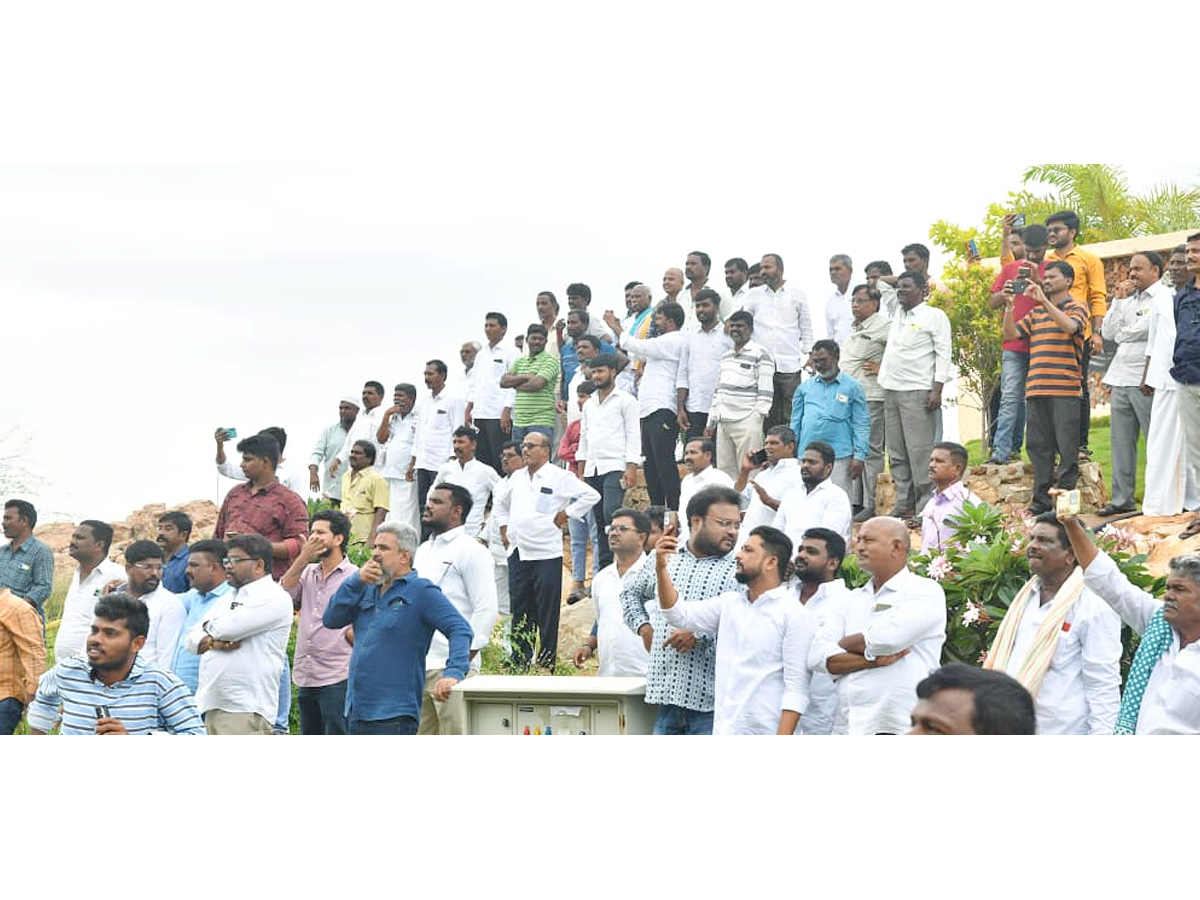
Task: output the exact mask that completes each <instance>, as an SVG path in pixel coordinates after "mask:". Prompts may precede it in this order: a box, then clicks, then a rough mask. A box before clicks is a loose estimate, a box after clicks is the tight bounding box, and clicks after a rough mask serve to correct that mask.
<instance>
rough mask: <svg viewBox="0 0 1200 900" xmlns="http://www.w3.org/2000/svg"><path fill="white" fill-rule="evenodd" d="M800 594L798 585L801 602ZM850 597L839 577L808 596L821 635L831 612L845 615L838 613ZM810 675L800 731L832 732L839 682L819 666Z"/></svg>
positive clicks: (809, 732) (808, 606) (814, 625)
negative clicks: (806, 702)
mask: <svg viewBox="0 0 1200 900" xmlns="http://www.w3.org/2000/svg"><path fill="white" fill-rule="evenodd" d="M799 596H800V589H799V585H798V584H797V586H796V597H797V602H799ZM849 596H850V591H849V589H847V587H846V582H844V581H842V579H840V578H835V579H834V580H833V581H826V582H825V583H824V584H822V585H820V586H819V587H818V588H817V591H816V593H815V594H813V595H812V596H811V597H809V598H808V602H807V603H805V604H803V606H804V608H805V609H807V610H808V614H809V615H810V616H812V620H813V627H814V629H815V630H816V633H817V634H820V633H821V629H822V628H824V627H825V622H826V620H827V619H828V618H829V615H830V613H831V612H834V613H835V614H837V615H842V613H840V612H838V608H839V606H840V604H842V603H845V602H846V598H847V597H849ZM809 674H810V676H811V678H810V679H809V682H808V709H806V710H805V711H804V716H803V718H801V719H800V732H801V733H802V734H832V733H833V721H834V718H835V717H836V715H837V704H838V689H837V682H836V681H834V680H833V678H832V677H831V676H830V675H829V674H828V673H827V672H822V671H820V670H819V669H812V668H811V667H810V670H809Z"/></svg>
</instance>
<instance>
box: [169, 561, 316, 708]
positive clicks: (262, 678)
mask: <svg viewBox="0 0 1200 900" xmlns="http://www.w3.org/2000/svg"><path fill="white" fill-rule="evenodd" d="M292 616H293V608H292V598H291V596H290V595H289V594H288V592H287V591H285V590H284V589H283V588H282V587H280V586H279V584H278V583H277V582H275V581H274V580H273V579H272V578H271V576H270V574H269V573H268V574H267V575H264V576H263V577H262V578H260V579H258V580H257V581H252V582H250V583H249V584H246V585H243V586H242V587H240V588H237V589H236V590H232V591H228V592H227V593H225V594H224V595H222V596H220V597H218V598H217V599H216V600H215V601H213V605H212V608H211V609H209V611H208V612H207V614H206V615H205V619H204V621H202V622H200V623H199V624H197V625H196V626H195V627H194V628H193V629H192V630H191V631H189V632H188V633H187V634H186V635H184V641H183V645H184V647H185V648H186V649H187V651H188V653H197V652H199V650H200V642H201V641H202V640H203V639H204V636H205V635H206V634H207V635H209V636H210V637H212V638H213V640H217V641H240V642H241V646H240V647H238V648H237V649H236V650H209V651H208V652H207V653H204V654H202V655H201V656H200V680H199V683H198V685H197V688H196V706H197V708H198V709H199V710H200V712H201V713H205V712H207V711H208V710H210V709H220V710H224V711H225V712H240V713H258V714H259V715H260V716H262V717H263V718H264V719H266V720H267V721H268V722H274V721H275V717H276V716H277V715H278V713H279V678H280V675H281V674H282V673H283V662H284V658H285V657H286V655H287V642H288V636H289V635H290V634H291V630H292Z"/></svg>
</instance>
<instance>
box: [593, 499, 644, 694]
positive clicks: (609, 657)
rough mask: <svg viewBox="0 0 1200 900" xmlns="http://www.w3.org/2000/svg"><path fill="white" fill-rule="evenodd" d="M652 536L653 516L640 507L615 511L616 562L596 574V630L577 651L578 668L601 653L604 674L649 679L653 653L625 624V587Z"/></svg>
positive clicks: (611, 529) (611, 531) (611, 535)
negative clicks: (622, 593) (622, 595)
mask: <svg viewBox="0 0 1200 900" xmlns="http://www.w3.org/2000/svg"><path fill="white" fill-rule="evenodd" d="M649 536H650V517H649V516H648V515H646V513H644V512H642V511H641V510H637V509H627V508H624V507H622V508H621V509H618V510H616V511H615V512H614V513H613V517H612V524H611V525H609V526H608V535H607V537H608V544H609V548H610V552H611V553H612V556H613V562H612V565H609V566H606V567H604V568H603V569H601V570H600V571H599V572H597V573H596V576H595V577H594V578H593V579H592V603H594V604H595V608H596V622H595V624H594V625H592V633H591V634H590V635H588V638H587V640H586V641H585V642H584V643H582V644H580V646H579V649H578V650H576V651H575V657H574V662H575V667H576V668H577V669H581V668H583V664H584V663H585V662H587V660H588V659H590V658H591V657H592V654H594V653H596V652H599V654H600V668H599V669H598V670H597V672H596V674H597V675H600V676H602V677H604V676H614V677H621V676H624V677H630V678H645V677H646V669H647V667H648V665H649V663H650V652H649V651H648V650H647V649H646V646H645V644H644V643H643V642H642V639H641V638H640V637H638V636H637V635H636V634H634V633H633V632H632V631H630V630H629V629H628V628H626V627H625V617H624V612H623V609H624V607H623V606H622V604H621V589H622V588H624V587H625V584H626V582H627V580H628V578H629V577H630V576H632V575H634V574H636V573H637V572H638V571H640V569H641V568H642V566H643V565H644V564H645V562H646V559H647V557H646V550H645V548H646V540H647V538H649Z"/></svg>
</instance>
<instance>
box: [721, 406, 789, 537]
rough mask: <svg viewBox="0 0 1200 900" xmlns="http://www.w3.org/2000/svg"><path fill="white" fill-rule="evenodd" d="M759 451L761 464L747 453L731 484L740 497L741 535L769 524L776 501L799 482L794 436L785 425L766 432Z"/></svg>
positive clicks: (772, 521) (776, 507)
mask: <svg viewBox="0 0 1200 900" xmlns="http://www.w3.org/2000/svg"><path fill="white" fill-rule="evenodd" d="M760 452H762V453H763V454H764V456H763V457H762V458H761V461H760V460H759V459H756V458H755V457H754V455H753V454H750V453H747V454H745V455H744V456H743V457H742V466H741V470H740V471H739V472H738V479H737V481H736V482H734V485H733V489H734V490H735V491H738V492H739V493H741V495H742V509H743V510H744V512H743V514H742V531H743V532H745V533H749V530H750V529H751V528H757V527H758V526H759V525H771V524H773V523H774V521H775V513H776V511H777V510H778V509H779V502H780V501H781V500H782V499H783V498H784V496H785V495H786V494H787V492H788V491H790V490H791V489H792V488H794V487H796V486H797V485H800V484H802V483H803V479H802V478H801V475H800V461H799V460H798V459H796V433H795V432H794V431H792V429H790V428H788V426H786V425H776V426H775V427H774V428H772V429H771V430H770V431H768V432H767V439H766V441H765V442H764V443H763V449H762V451H760ZM755 470H757V471H755ZM751 472H753V473H754V476H753V478H752V477H751V475H750V473H751Z"/></svg>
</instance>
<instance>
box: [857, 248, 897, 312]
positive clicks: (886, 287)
mask: <svg viewBox="0 0 1200 900" xmlns="http://www.w3.org/2000/svg"><path fill="white" fill-rule="evenodd" d="M864 271H865V273H866V276H867V285H868V286H869V287H872V288H874V289H875V290H877V291H879V298H880V305H879V314H880V315H881V316H883V317H884V318H885V319H890V318H892V317H893V316H895V315H896V309H897V307H898V305H899V301H898V300H897V298H896V288H895V287H893V286H892V285H891V284H889V283H888V281H887V280H885V276H886V277H887V278H891V280H892V281H895V280H896V279H895V278H892V277H891V275H892V264H891V263H889V262H888V261H887V260H883V259H877V260H876V261H875V262H871V263H867V268H866V269H865V270H864Z"/></svg>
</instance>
